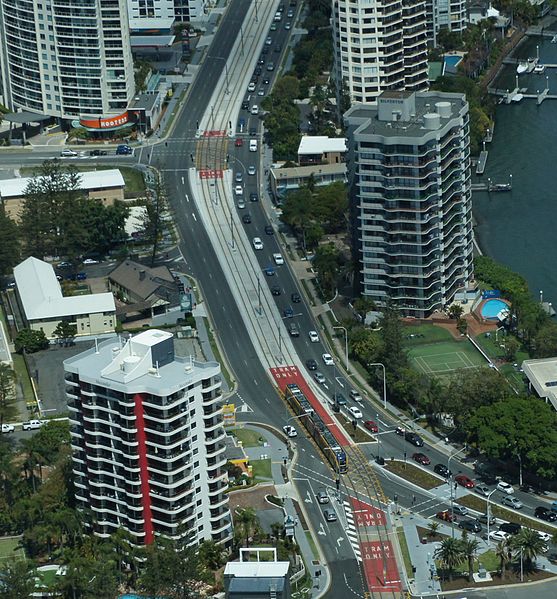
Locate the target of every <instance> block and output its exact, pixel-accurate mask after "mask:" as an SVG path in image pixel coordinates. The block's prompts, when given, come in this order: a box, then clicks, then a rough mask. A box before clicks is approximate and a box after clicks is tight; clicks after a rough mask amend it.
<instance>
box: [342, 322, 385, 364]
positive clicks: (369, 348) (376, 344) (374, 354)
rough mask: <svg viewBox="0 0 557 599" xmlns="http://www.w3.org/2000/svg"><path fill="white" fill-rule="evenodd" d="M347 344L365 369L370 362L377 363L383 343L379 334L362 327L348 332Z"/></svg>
mask: <svg viewBox="0 0 557 599" xmlns="http://www.w3.org/2000/svg"><path fill="white" fill-rule="evenodd" d="M349 342H350V351H351V353H352V354H353V355H354V356H355V357H356V358H357V359H358V361H359V362H360V363H361V364H363V365H364V366H366V367H367V365H368V364H370V363H372V362H377V361H378V359H379V356H380V355H381V354H382V351H383V341H382V339H381V336H380V335H379V333H378V332H376V331H370V330H369V329H366V328H364V327H358V328H357V329H355V330H352V331H350V336H349Z"/></svg>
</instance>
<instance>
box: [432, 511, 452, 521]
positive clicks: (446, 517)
mask: <svg viewBox="0 0 557 599" xmlns="http://www.w3.org/2000/svg"><path fill="white" fill-rule="evenodd" d="M435 517H436V518H439V520H443V521H444V522H456V516H455V515H454V514H452V513H451V512H449V510H444V511H442V512H437V514H435Z"/></svg>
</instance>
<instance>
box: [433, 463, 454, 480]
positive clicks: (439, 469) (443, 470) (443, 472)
mask: <svg viewBox="0 0 557 599" xmlns="http://www.w3.org/2000/svg"><path fill="white" fill-rule="evenodd" d="M433 472H435V473H436V474H439V476H442V477H443V478H449V476H451V475H452V472H451V471H450V470H449V469H448V468H447V466H445V464H435V466H434V467H433Z"/></svg>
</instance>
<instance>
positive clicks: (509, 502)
mask: <svg viewBox="0 0 557 599" xmlns="http://www.w3.org/2000/svg"><path fill="white" fill-rule="evenodd" d="M501 503H502V504H503V505H506V506H508V507H512V508H513V509H515V510H520V509H522V508H523V507H524V506H523V505H522V502H521V501H519V500H518V499H517V498H516V497H515V496H514V495H507V496H506V497H503V499H501Z"/></svg>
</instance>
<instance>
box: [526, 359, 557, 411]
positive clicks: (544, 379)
mask: <svg viewBox="0 0 557 599" xmlns="http://www.w3.org/2000/svg"><path fill="white" fill-rule="evenodd" d="M522 369H523V370H524V374H525V375H526V376H527V377H528V380H529V381H530V383H531V385H532V386H533V387H534V389H535V390H536V393H537V394H538V395H539V396H540V397H542V398H543V399H547V400H548V401H550V402H551V405H552V406H553V407H554V408H555V409H556V410H557V358H541V359H539V360H524V362H522Z"/></svg>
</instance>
